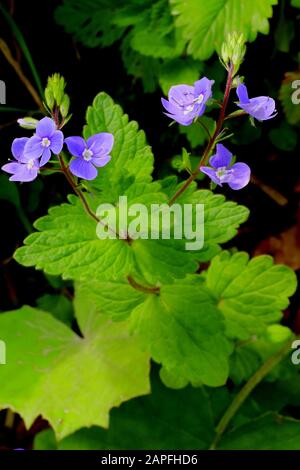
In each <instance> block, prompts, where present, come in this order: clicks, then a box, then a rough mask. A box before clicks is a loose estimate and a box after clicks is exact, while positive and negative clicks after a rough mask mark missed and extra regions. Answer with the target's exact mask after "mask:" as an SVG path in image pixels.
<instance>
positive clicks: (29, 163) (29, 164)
mask: <svg viewBox="0 0 300 470" xmlns="http://www.w3.org/2000/svg"><path fill="white" fill-rule="evenodd" d="M26 166H27V168H28V170H32V168H33V167H34V160H33V159H31V160H29V162H27V165H26Z"/></svg>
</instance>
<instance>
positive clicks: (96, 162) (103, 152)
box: [65, 132, 114, 180]
mask: <svg viewBox="0 0 300 470" xmlns="http://www.w3.org/2000/svg"><path fill="white" fill-rule="evenodd" d="M65 143H66V144H67V147H68V150H69V152H70V153H71V154H72V155H73V156H74V157H76V158H75V159H74V160H72V161H71V163H70V170H71V172H72V173H73V175H75V176H78V177H79V178H83V179H85V180H93V179H94V178H96V176H97V174H98V172H97V169H96V167H101V166H104V165H106V164H107V163H108V162H109V161H110V159H111V156H110V155H109V153H110V152H111V149H112V147H113V145H114V137H113V135H112V134H109V133H107V132H101V133H100V134H95V135H92V136H91V137H90V138H89V139H88V140H87V141H85V140H84V139H83V138H82V137H77V136H74V137H67V138H66V139H65Z"/></svg>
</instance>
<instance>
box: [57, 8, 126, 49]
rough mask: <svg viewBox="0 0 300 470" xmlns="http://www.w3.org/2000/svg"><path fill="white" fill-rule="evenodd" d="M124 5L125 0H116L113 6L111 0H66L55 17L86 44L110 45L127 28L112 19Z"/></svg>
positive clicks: (68, 31) (77, 38)
mask: <svg viewBox="0 0 300 470" xmlns="http://www.w3.org/2000/svg"><path fill="white" fill-rule="evenodd" d="M123 6H124V1H123V0H116V1H115V2H114V5H113V8H112V5H111V2H110V1H109V0H89V1H88V2H82V1H81V0H64V2H63V4H62V5H60V6H59V7H58V8H57V9H56V11H55V19H56V21H57V23H58V24H60V25H63V26H64V28H65V30H66V32H67V33H70V34H73V35H74V37H75V39H76V40H77V41H80V42H82V43H83V44H85V45H86V46H89V47H96V46H110V45H111V44H113V43H114V42H115V41H117V40H118V39H120V38H121V36H122V35H123V33H124V32H125V30H126V27H125V26H119V25H117V24H114V23H113V21H112V18H113V16H112V15H113V13H114V12H115V11H118V10H119V8H122V7H123Z"/></svg>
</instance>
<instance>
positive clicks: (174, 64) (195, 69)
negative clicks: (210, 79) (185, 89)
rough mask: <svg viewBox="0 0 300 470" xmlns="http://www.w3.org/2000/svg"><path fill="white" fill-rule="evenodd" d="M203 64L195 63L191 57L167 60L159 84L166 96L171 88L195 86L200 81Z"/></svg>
mask: <svg viewBox="0 0 300 470" xmlns="http://www.w3.org/2000/svg"><path fill="white" fill-rule="evenodd" d="M202 70H203V64H202V63H201V62H200V61H195V60H193V59H192V58H191V57H178V58H175V59H171V60H166V61H165V62H164V63H163V65H162V66H161V68H160V71H159V84H160V86H161V88H162V90H163V92H164V94H165V95H167V94H168V92H169V89H170V88H171V86H174V85H181V84H182V83H184V84H186V85H193V84H194V83H195V82H196V80H199V78H200V73H201V72H202Z"/></svg>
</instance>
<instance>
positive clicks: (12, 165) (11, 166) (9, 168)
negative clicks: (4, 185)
mask: <svg viewBox="0 0 300 470" xmlns="http://www.w3.org/2000/svg"><path fill="white" fill-rule="evenodd" d="M19 165H20V163H17V162H9V163H6V164H5V165H3V166H2V167H1V170H3V171H6V173H10V174H11V175H13V174H14V173H15V172H16V171H18V169H19Z"/></svg>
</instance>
